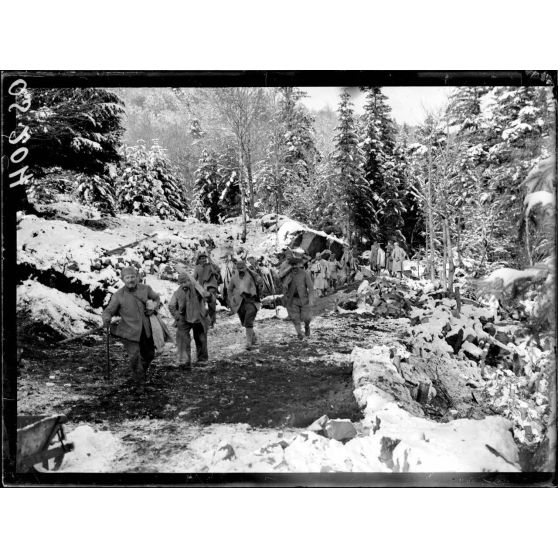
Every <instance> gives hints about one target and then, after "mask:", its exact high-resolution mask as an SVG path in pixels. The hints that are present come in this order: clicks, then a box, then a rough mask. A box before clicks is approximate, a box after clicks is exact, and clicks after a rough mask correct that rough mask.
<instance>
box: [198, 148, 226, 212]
mask: <svg viewBox="0 0 558 558" xmlns="http://www.w3.org/2000/svg"><path fill="white" fill-rule="evenodd" d="M194 174H195V177H196V180H195V183H194V192H195V197H196V202H197V212H196V213H197V217H198V218H199V219H201V220H202V221H206V222H209V223H218V222H219V215H220V213H221V207H220V196H221V182H222V180H223V179H222V177H221V175H220V174H219V169H218V167H217V160H216V158H215V154H214V153H210V152H208V151H207V150H206V149H204V150H203V152H202V156H201V159H200V166H199V167H198V169H197V170H196V171H195V173H194Z"/></svg>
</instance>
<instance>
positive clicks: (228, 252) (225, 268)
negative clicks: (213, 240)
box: [220, 236, 235, 301]
mask: <svg viewBox="0 0 558 558" xmlns="http://www.w3.org/2000/svg"><path fill="white" fill-rule="evenodd" d="M220 259H221V266H220V272H221V279H222V280H223V283H222V285H221V295H222V298H223V300H224V301H226V300H228V293H227V288H228V286H229V282H230V280H231V277H232V274H233V272H234V270H235V265H234V238H233V237H232V236H228V237H227V238H226V239H225V245H224V246H223V249H222V253H221V257H220Z"/></svg>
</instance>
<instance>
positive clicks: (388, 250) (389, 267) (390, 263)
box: [386, 240, 394, 275]
mask: <svg viewBox="0 0 558 558" xmlns="http://www.w3.org/2000/svg"><path fill="white" fill-rule="evenodd" d="M393 248H394V245H393V241H392V240H388V242H387V244H386V269H387V270H388V273H389V274H390V275H392V272H393V255H392V253H393Z"/></svg>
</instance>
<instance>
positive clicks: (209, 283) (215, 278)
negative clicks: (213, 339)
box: [194, 253, 222, 327]
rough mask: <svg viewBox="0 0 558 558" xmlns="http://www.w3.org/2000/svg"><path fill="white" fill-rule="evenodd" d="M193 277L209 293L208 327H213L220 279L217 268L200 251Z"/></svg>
mask: <svg viewBox="0 0 558 558" xmlns="http://www.w3.org/2000/svg"><path fill="white" fill-rule="evenodd" d="M194 279H195V280H196V281H197V282H198V283H199V284H200V285H201V286H202V287H203V288H204V289H205V290H206V291H207V292H208V293H209V296H208V299H207V306H208V310H209V320H210V327H213V326H214V325H215V318H216V315H217V292H218V291H219V284H220V283H222V279H221V272H220V271H219V268H218V267H217V265H215V264H214V263H213V262H212V261H210V260H209V258H208V257H207V255H206V254H203V253H202V254H200V255H199V256H198V259H197V261H196V268H195V269H194Z"/></svg>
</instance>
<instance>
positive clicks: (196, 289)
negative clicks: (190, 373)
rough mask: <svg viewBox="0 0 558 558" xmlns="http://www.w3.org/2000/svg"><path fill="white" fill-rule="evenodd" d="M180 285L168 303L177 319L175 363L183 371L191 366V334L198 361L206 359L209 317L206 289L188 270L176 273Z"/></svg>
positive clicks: (205, 360)
mask: <svg viewBox="0 0 558 558" xmlns="http://www.w3.org/2000/svg"><path fill="white" fill-rule="evenodd" d="M178 283H179V285H180V287H179V288H178V289H177V290H176V291H175V292H174V294H173V295H172V298H171V300H170V302H169V310H170V313H171V314H172V316H173V317H174V319H175V320H176V348H177V351H178V366H179V368H183V369H185V370H188V369H190V367H191V365H192V357H191V342H192V339H191V336H190V331H191V332H192V334H193V336H194V342H195V344H196V352H197V355H198V360H197V362H198V364H200V365H204V364H205V363H206V362H207V359H208V355H207V328H208V326H209V322H210V318H209V316H208V311H207V307H206V302H205V300H206V298H207V296H208V293H207V291H205V290H204V289H203V287H202V286H201V285H200V284H199V283H198V282H197V281H196V280H195V279H194V278H193V277H190V275H188V273H180V274H179V275H178Z"/></svg>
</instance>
